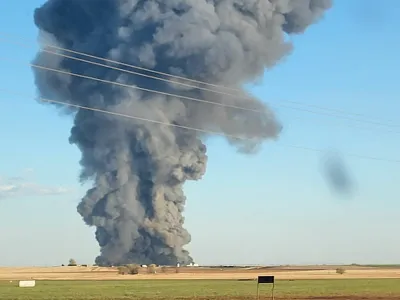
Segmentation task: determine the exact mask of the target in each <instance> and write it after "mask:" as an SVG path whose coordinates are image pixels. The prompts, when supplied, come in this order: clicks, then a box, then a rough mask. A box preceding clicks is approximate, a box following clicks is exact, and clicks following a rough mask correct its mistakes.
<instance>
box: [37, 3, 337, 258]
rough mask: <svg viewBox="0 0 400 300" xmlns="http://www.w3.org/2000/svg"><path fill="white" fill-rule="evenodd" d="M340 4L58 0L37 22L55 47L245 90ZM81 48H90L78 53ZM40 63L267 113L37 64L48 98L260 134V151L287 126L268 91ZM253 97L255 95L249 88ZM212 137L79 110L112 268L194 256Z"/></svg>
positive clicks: (48, 58) (47, 58) (252, 145)
mask: <svg viewBox="0 0 400 300" xmlns="http://www.w3.org/2000/svg"><path fill="white" fill-rule="evenodd" d="M330 6H331V3H330V1H328V0H97V1H94V0H48V1H47V2H46V3H45V4H44V5H43V6H42V7H40V8H38V9H37V10H36V11H35V14H34V19H35V24H36V26H37V27H38V28H39V29H40V32H41V34H42V35H45V36H46V37H47V38H48V39H50V40H51V42H52V43H55V44H56V45H58V46H61V47H64V48H70V49H72V50H75V51H80V52H85V53H89V54H92V55H96V56H101V57H106V58H109V59H113V60H118V61H121V62H125V63H130V64H135V65H139V66H142V67H145V68H149V69H153V70H157V71H162V72H167V73H172V74H175V75H179V76H183V77H188V78H191V79H196V80H201V81H207V82H210V83H213V84H222V85H225V86H229V87H232V88H238V89H239V88H241V86H242V84H244V83H245V82H248V81H251V80H253V79H255V78H256V77H258V76H260V75H262V74H263V70H264V69H265V68H268V67H272V66H273V65H274V64H276V63H277V62H278V61H279V60H280V59H281V58H282V57H284V56H285V55H287V54H288V53H289V52H290V51H291V49H292V47H291V45H290V44H289V43H287V42H285V33H286V34H294V33H296V34H297V33H302V32H303V31H304V30H305V29H306V28H307V27H308V26H309V25H310V24H312V23H314V22H315V21H317V20H318V19H319V18H320V17H321V16H322V14H323V13H324V11H325V10H326V9H328V8H329V7H330ZM77 56H78V55H77ZM35 63H36V64H41V65H44V66H47V67H52V68H58V69H62V70H67V71H70V72H74V73H79V74H84V75H87V76H92V77H97V78H101V79H105V80H110V81H117V82H120V83H124V84H130V85H134V86H139V87H144V88H149V89H155V90H158V91H164V92H169V93H174V94H180V95H186V96H190V97H196V98H201V99H205V100H208V101H215V102H218V103H225V104H231V105H236V106H243V107H248V108H252V109H258V110H260V111H263V112H264V113H260V114H257V113H252V112H248V111H244V110H237V109H232V108H226V107H222V106H217V105H211V104H204V103H199V102H195V101H189V100H185V99H181V98H178V97H171V96H163V95H160V94H155V93H151V92H141V91H138V90H134V89H129V88H124V87H120V86H116V85H111V84H105V83H101V82H97V81H92V80H87V79H82V78H78V77H74V76H67V75H64V74H58V73H54V72H50V71H43V70H38V69H34V74H35V82H36V85H37V87H38V91H39V93H40V95H41V96H43V97H47V98H50V99H58V100H62V101H66V102H70V103H73V104H80V105H85V106H90V107H95V108H100V109H106V110H109V111H114V112H120V113H125V114H130V115H133V116H138V117H144V118H149V119H153V120H157V121H162V122H166V123H172V124H177V125H183V126H191V127H196V128H199V129H204V130H211V131H217V132H221V133H225V134H231V135H239V136H242V137H245V138H249V139H250V140H248V141H238V140H232V139H229V142H230V143H231V144H233V145H234V146H236V147H238V149H239V150H240V151H245V152H248V153H251V152H252V151H254V150H255V149H256V147H257V146H258V145H259V144H260V143H261V142H263V141H265V140H268V139H275V138H277V136H278V134H279V131H280V128H281V126H280V125H279V124H278V122H277V121H276V119H275V117H274V115H273V113H272V112H270V111H269V109H268V108H267V107H266V106H265V105H264V104H262V103H261V102H260V101H258V100H257V99H253V98H248V99H243V98H240V99H239V98H233V97H228V96H224V95H221V94H215V93H211V92H207V91H204V90H199V89H194V88H188V87H184V86H182V85H177V84H169V83H166V82H162V81H157V80H153V79H149V78H145V77H141V76H135V75H131V74H127V73H123V72H118V71H115V70H112V69H107V68H104V67H101V66H96V65H92V64H87V63H84V62H79V61H76V60H71V59H67V58H64V57H59V56H54V55H51V54H48V53H45V52H39V53H38V55H37V57H36V58H35ZM236 94H238V96H240V93H236ZM242 96H247V95H246V93H245V92H244V91H243V92H242ZM204 138H205V135H204V134H201V133H199V132H196V131H190V130H183V129H179V128H176V127H170V126H163V125H158V124H154V123H149V122H144V121H136V120H131V119H125V118H122V117H115V116H111V115H107V114H102V113H99V112H93V111H88V110H76V111H74V126H73V128H72V130H71V136H70V142H71V143H73V144H76V145H77V146H78V147H79V149H80V150H81V152H82V159H81V165H82V172H81V181H82V182H83V181H86V180H92V181H93V183H94V185H93V188H92V189H90V190H89V191H88V192H87V194H86V196H85V197H84V198H83V199H82V201H81V203H80V204H79V206H78V212H79V213H80V214H81V215H82V217H83V219H84V221H85V222H86V223H87V224H88V225H90V226H95V227H96V238H97V241H98V242H99V245H100V247H101V254H100V256H98V257H97V259H96V262H97V263H98V264H100V265H108V264H122V263H157V264H175V263H178V262H179V263H189V262H191V261H192V258H191V257H190V255H189V253H188V252H187V251H186V250H184V246H185V245H186V244H188V243H189V242H190V235H189V233H188V232H187V231H186V230H185V229H184V228H183V223H184V218H183V216H182V212H183V210H184V205H185V201H186V198H185V196H184V194H183V190H182V187H183V185H184V183H185V181H186V180H198V179H200V178H201V177H202V175H203V174H204V172H205V169H206V162H207V156H206V147H205V145H204V144H203V142H202V140H204Z"/></svg>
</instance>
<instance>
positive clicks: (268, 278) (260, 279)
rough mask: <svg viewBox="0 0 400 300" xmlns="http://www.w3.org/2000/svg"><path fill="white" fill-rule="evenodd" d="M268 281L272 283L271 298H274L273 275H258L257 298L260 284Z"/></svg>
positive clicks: (258, 297)
mask: <svg viewBox="0 0 400 300" xmlns="http://www.w3.org/2000/svg"><path fill="white" fill-rule="evenodd" d="M262 283H268V284H272V290H271V299H272V300H273V299H274V289H275V276H258V279H257V300H259V299H260V284H262Z"/></svg>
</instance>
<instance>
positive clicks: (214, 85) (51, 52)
mask: <svg viewBox="0 0 400 300" xmlns="http://www.w3.org/2000/svg"><path fill="white" fill-rule="evenodd" d="M0 35H3V36H4V35H5V36H10V34H6V33H3V32H0ZM0 39H4V38H2V37H0ZM12 44H16V45H19V46H21V47H28V46H27V44H25V43H21V42H15V41H13V42H12ZM46 47H47V48H53V49H56V50H62V51H65V52H69V53H73V54H78V55H81V56H85V57H89V58H92V59H93V58H94V59H97V60H103V61H105V62H109V63H113V64H119V65H122V66H126V67H130V68H133V69H137V70H142V71H146V72H149V73H153V74H159V75H163V76H168V77H172V78H177V79H179V80H185V81H188V82H194V83H197V84H201V85H208V86H213V87H218V88H225V89H229V90H232V91H235V92H240V93H242V91H241V90H239V89H235V88H230V87H226V86H223V85H217V84H211V83H207V82H204V81H199V80H194V79H190V78H185V77H182V76H177V75H173V74H169V73H165V72H160V71H156V70H152V69H148V68H144V67H139V66H136V65H133V64H127V63H124V62H119V61H116V60H111V59H107V58H104V57H100V56H95V55H91V54H87V53H84V52H80V51H75V50H71V49H67V48H63V47H59V46H54V45H50V44H42V46H40V50H41V51H43V52H46V53H49V54H53V55H57V56H62V57H65V58H68V59H73V60H77V61H81V62H85V63H89V64H93V65H97V66H102V67H106V68H110V69H114V70H118V71H121V72H125V73H130V74H133V75H138V76H143V77H147V78H152V79H155V80H161V81H165V82H169V83H173V84H177V85H183V86H187V87H191V88H197V89H200V90H205V91H209V92H213V93H217V94H222V95H226V96H229V97H233V98H249V97H245V96H238V95H237V94H236V95H235V94H230V93H226V92H221V91H216V90H212V89H209V88H204V87H201V86H194V85H190V84H187V83H183V82H179V81H173V80H171V79H166V78H161V77H157V76H152V75H148V74H143V73H139V72H135V71H131V70H126V69H122V68H117V67H114V66H110V65H107V64H102V63H98V62H94V61H90V60H86V59H82V58H78V57H75V56H71V55H66V54H63V53H59V52H54V51H50V50H48V49H46ZM175 97H180V98H183V97H182V96H179V95H175ZM189 98H192V97H189ZM186 99H187V98H186ZM189 100H193V98H192V99H189ZM203 102H207V103H211V104H216V105H221V103H217V102H214V101H203ZM282 102H287V103H291V104H297V105H304V106H308V107H313V108H317V109H322V110H326V111H331V112H336V113H340V114H347V115H354V116H362V117H365V115H363V114H359V113H351V112H346V111H343V110H337V109H332V108H325V107H321V106H316V105H308V104H304V103H300V102H295V101H282ZM274 105H277V106H282V107H285V108H288V109H293V110H298V111H304V112H308V113H313V114H322V115H328V116H334V117H339V118H344V119H347V120H351V121H356V122H364V123H370V124H374V125H379V126H389V127H400V126H398V125H394V124H384V123H381V122H373V121H366V120H356V119H352V118H348V117H345V116H340V115H333V114H329V113H323V112H315V111H311V110H308V109H304V108H298V107H290V106H286V105H282V104H274ZM274 105H270V106H272V107H273V106H274ZM222 106H227V107H231V108H236V109H243V110H247V111H253V112H260V111H259V110H256V109H249V108H245V107H239V106H235V105H226V104H224V105H222Z"/></svg>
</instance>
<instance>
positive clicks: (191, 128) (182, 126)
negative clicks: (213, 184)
mask: <svg viewBox="0 0 400 300" xmlns="http://www.w3.org/2000/svg"><path fill="white" fill-rule="evenodd" d="M0 91H2V92H5V93H8V94H12V95H18V96H21V97H24V98H25V97H29V98H36V99H38V100H40V101H42V102H47V103H55V104H59V105H64V106H68V107H74V108H78V109H83V110H90V111H95V112H100V113H104V114H110V115H114V116H117V117H124V118H128V119H135V120H139V121H145V122H149V123H154V124H158V125H164V126H170V127H176V128H180V129H186V130H192V131H197V132H202V133H206V134H211V135H218V136H224V137H228V138H232V139H236V140H249V141H251V140H254V139H252V138H247V137H243V136H236V135H230V134H225V133H222V132H217V131H210V130H205V129H201V128H195V127H190V126H185V125H179V124H173V123H167V122H162V121H157V120H153V119H149V118H143V117H139V116H132V115H128V114H123V113H118V112H113V111H109V110H105V109H100V108H94V107H89V106H84V105H78V104H73V103H68V102H65V101H60V100H53V99H48V98H44V97H32V96H25V95H23V94H22V93H20V92H15V91H10V90H8V89H3V88H0ZM276 145H277V146H281V147H286V148H293V149H298V150H305V151H311V152H322V153H325V151H324V150H322V149H316V148H311V147H303V146H296V145H290V144H283V143H277V144H276ZM343 154H345V155H347V156H351V157H355V158H359V159H366V160H375V161H384V162H391V163H400V160H397V159H387V158H381V157H374V156H366V155H360V154H353V153H343Z"/></svg>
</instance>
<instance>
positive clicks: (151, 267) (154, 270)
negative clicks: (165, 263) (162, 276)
mask: <svg viewBox="0 0 400 300" xmlns="http://www.w3.org/2000/svg"><path fill="white" fill-rule="evenodd" d="M147 273H149V274H155V273H157V266H156V265H155V264H151V265H149V266H148V267H147Z"/></svg>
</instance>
